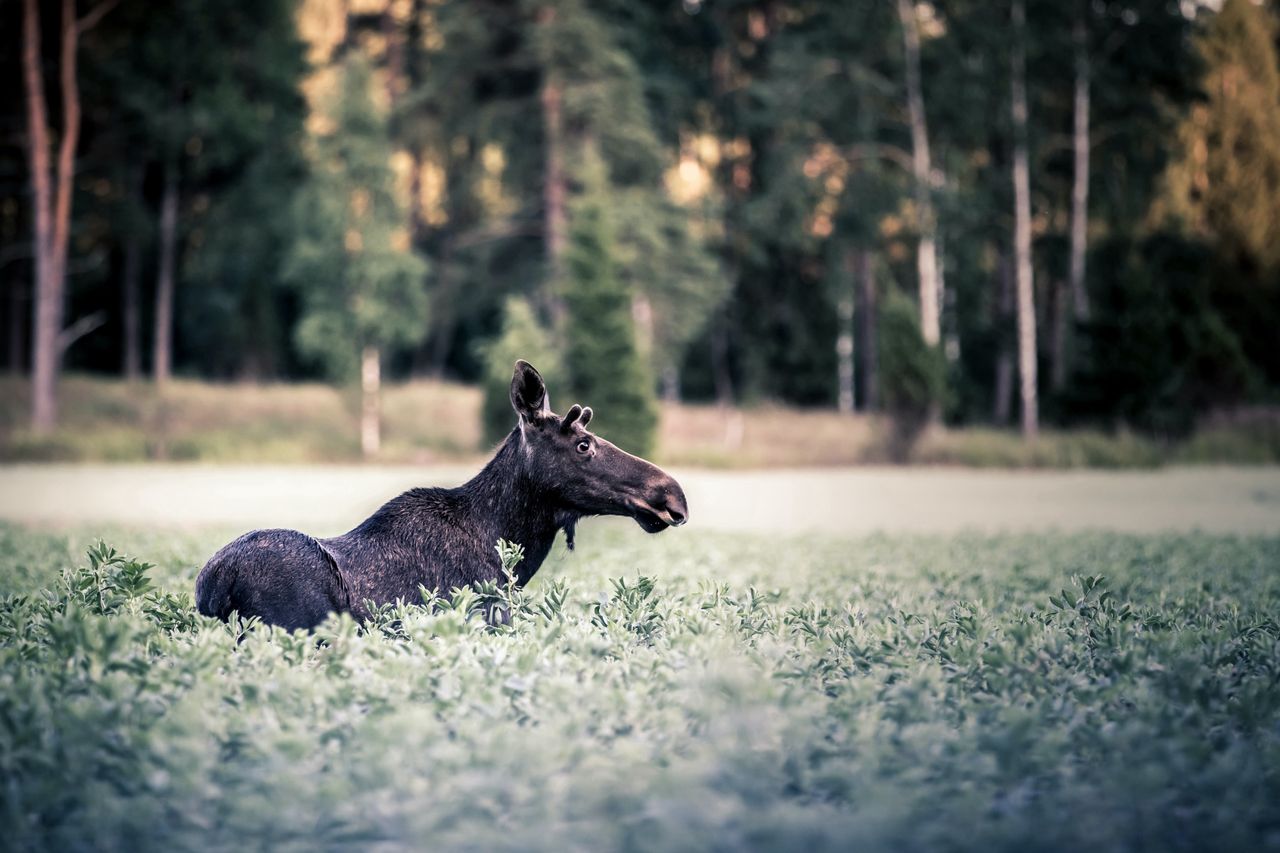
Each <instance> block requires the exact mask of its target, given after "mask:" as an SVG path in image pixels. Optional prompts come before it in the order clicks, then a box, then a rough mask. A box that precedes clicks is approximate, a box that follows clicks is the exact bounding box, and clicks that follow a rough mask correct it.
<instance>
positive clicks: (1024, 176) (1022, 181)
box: [1010, 0, 1040, 440]
mask: <svg viewBox="0 0 1280 853" xmlns="http://www.w3.org/2000/svg"><path fill="white" fill-rule="evenodd" d="M1026 27H1027V18H1026V7H1025V0H1013V62H1012V66H1013V68H1012V72H1013V73H1012V74H1011V85H1010V89H1011V94H1012V100H1013V104H1012V107H1013V109H1012V112H1013V138H1014V145H1013V192H1014V229H1013V246H1014V258H1015V262H1014V265H1015V270H1016V280H1017V297H1018V379H1019V382H1018V388H1019V391H1020V396H1021V398H1022V437H1023V438H1025V439H1028V440H1031V439H1034V438H1035V437H1036V435H1037V433H1038V432H1039V430H1040V416H1039V402H1038V400H1037V388H1036V384H1037V383H1036V308H1035V290H1034V282H1033V280H1032V269H1031V177H1030V167H1029V166H1028V162H1027V161H1028V154H1027V81H1026V75H1027V48H1026Z"/></svg>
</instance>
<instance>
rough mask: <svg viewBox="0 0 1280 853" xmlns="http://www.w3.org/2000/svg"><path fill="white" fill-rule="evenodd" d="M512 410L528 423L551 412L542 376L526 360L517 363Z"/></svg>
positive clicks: (512, 393) (513, 384) (512, 379)
mask: <svg viewBox="0 0 1280 853" xmlns="http://www.w3.org/2000/svg"><path fill="white" fill-rule="evenodd" d="M511 408H513V409H515V410H516V414H517V415H519V416H520V419H521V420H526V421H527V420H533V419H534V418H535V417H537V416H538V415H541V414H545V413H547V412H549V411H551V401H550V400H549V399H548V398H547V385H546V383H545V382H543V381H542V375H541V374H540V373H538V371H537V370H534V368H533V365H532V364H530V363H529V362H527V361H525V360H524V359H521V360H520V361H517V362H516V370H515V374H514V375H512V377H511Z"/></svg>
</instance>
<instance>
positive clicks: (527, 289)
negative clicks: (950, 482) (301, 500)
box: [0, 0, 1280, 449]
mask: <svg viewBox="0 0 1280 853" xmlns="http://www.w3.org/2000/svg"><path fill="white" fill-rule="evenodd" d="M1276 14H1277V7H1276V5H1275V4H1274V3H1262V4H1259V3H1255V2H1252V0H1225V2H1223V3H1221V4H1216V3H1212V4H1211V3H1200V2H1194V0H1181V2H1176V1H1173V2H1171V0H1071V2H1053V1H1052V0H1002V2H1000V3H996V4H989V3H977V2H972V0H860V1H859V2H838V1H837V0H683V2H673V0H625V1H624V0H598V2H594V3H586V2H581V0H472V2H450V0H301V2H295V0H224V1H223V2H219V3H206V2H200V1H199V0H167V2H162V3H147V2H142V0H60V2H59V1H58V0H5V2H2V3H0V76H2V77H3V79H5V80H7V81H9V82H8V85H6V86H4V87H3V88H0V289H3V299H0V329H3V332H2V334H3V337H4V338H5V344H4V347H3V350H4V352H3V353H0V358H3V359H4V360H5V363H6V364H7V366H8V368H9V370H10V371H11V372H13V373H15V374H25V375H29V376H30V377H31V389H32V390H31V400H32V406H31V412H30V420H29V421H28V423H29V424H30V428H31V429H32V430H34V431H35V432H37V433H38V432H40V431H42V430H48V429H51V428H53V427H54V425H55V424H56V423H57V417H58V411H57V397H56V395H55V392H54V389H56V387H57V383H58V381H59V376H60V375H61V374H62V373H63V372H66V371H71V372H76V373H80V374H111V375H119V376H123V377H127V378H130V379H136V380H138V381H140V382H141V381H151V382H154V383H155V384H156V385H157V386H160V387H163V385H164V383H165V382H167V381H168V380H169V379H170V378H171V377H172V376H174V375H179V376H187V377H196V378H202V379H208V380H216V381H226V380H237V381H265V380H272V381H290V380H301V379H324V380H329V381H334V382H339V383H352V384H355V383H357V382H363V384H364V386H365V387H366V388H369V387H373V388H375V389H376V388H377V385H378V383H379V382H380V381H381V380H382V379H386V378H389V379H393V380H398V379H404V378H409V377H418V376H434V377H447V378H451V379H456V380H460V381H464V382H469V383H488V384H489V385H490V386H495V384H496V387H498V388H499V389H500V393H499V394H498V395H491V396H495V399H496V400H497V403H496V406H497V408H496V409H495V414H494V415H493V419H496V421H497V422H499V424H501V422H502V419H503V418H509V414H510V413H509V411H508V410H506V409H504V408H503V407H504V406H505V405H506V403H505V385H504V384H503V383H505V382H506V381H508V380H509V377H510V365H511V360H512V358H514V357H515V356H522V357H525V358H529V359H530V360H533V361H535V362H536V363H538V364H539V366H540V368H542V369H543V372H544V373H546V374H547V375H548V377H549V379H552V382H553V384H556V385H562V384H563V385H568V386H569V387H571V388H572V389H574V392H575V393H576V394H580V395H582V396H583V398H585V399H590V400H591V401H593V403H594V404H596V405H598V407H599V408H601V410H602V411H610V410H611V409H610V407H611V408H612V410H617V411H625V412H627V413H629V415H628V417H627V418H626V420H627V422H628V423H629V424H631V426H630V427H627V429H632V430H634V432H635V435H634V437H630V436H628V437H625V438H626V439H627V440H629V441H630V443H631V444H632V445H634V446H636V447H639V448H642V449H643V448H644V447H645V446H646V444H647V443H648V442H650V441H651V437H650V436H651V434H652V429H653V427H652V422H653V420H654V419H655V418H656V414H655V413H656V408H655V400H656V399H658V398H659V397H661V398H666V399H685V400H692V401H719V402H721V403H726V404H729V403H737V404H747V405H750V404H753V403H757V402H777V403H782V404H788V405H794V406H800V407H812V408H829V409H838V410H839V411H844V412H854V411H857V412H864V411H865V412H875V411H884V412H887V413H889V414H891V415H893V416H894V418H895V420H896V422H899V423H901V424H903V425H904V426H905V432H907V433H908V434H909V433H911V432H913V431H914V430H915V429H917V428H918V427H917V426H916V425H918V424H921V423H925V422H929V421H931V420H932V421H937V420H942V421H944V422H946V423H949V424H995V425H1010V426H1017V427H1019V428H1020V429H1021V431H1022V433H1023V435H1024V436H1028V437H1034V436H1035V434H1036V432H1037V430H1038V429H1039V427H1040V425H1041V424H1042V423H1043V424H1051V425H1054V426H1062V427H1074V426H1088V427H1091V428H1100V429H1114V428H1119V427H1123V428H1126V429H1134V430H1138V431H1141V432H1143V433H1146V434H1152V435H1159V436H1178V435H1185V434H1186V433H1187V432H1188V431H1190V430H1191V429H1193V428H1194V427H1195V426H1196V424H1197V422H1198V420H1199V419H1201V418H1203V417H1205V416H1206V415H1207V414H1208V413H1211V412H1219V411H1227V410H1238V409H1240V408H1242V407H1248V406H1256V405H1265V404H1273V403H1275V402H1276V398H1277V388H1280V348H1277V347H1276V345H1275V343H1276V329H1277V328H1280V58H1278V53H1277V44H1278V42H1277V35H1278V28H1277V24H1276V22H1277V18H1276ZM544 366H545V367H544ZM365 405H366V407H368V406H370V405H373V406H375V407H376V401H374V402H372V403H370V402H368V401H366V404H365ZM615 429H617V430H619V432H620V433H621V432H623V431H624V430H623V428H622V426H621V425H619V426H617V427H615ZM620 437H621V436H620ZM366 439H369V440H373V441H375V442H376V435H373V436H369V435H366ZM620 443H624V442H623V441H620Z"/></svg>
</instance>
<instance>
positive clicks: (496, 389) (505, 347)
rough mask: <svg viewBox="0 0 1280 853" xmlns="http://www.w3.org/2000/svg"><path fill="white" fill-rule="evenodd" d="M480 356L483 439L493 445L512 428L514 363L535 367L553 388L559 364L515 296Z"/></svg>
mask: <svg viewBox="0 0 1280 853" xmlns="http://www.w3.org/2000/svg"><path fill="white" fill-rule="evenodd" d="M479 354H480V360H481V362H482V363H483V364H484V409H483V412H482V419H483V421H484V438H485V441H486V442H489V443H491V444H492V443H496V442H498V441H501V440H502V439H503V437H505V436H506V434H507V433H509V432H511V428H512V427H513V426H515V422H516V418H515V413H514V412H512V411H511V368H512V366H513V365H514V364H515V363H516V360H517V359H524V360H525V361H527V362H529V363H530V364H532V365H533V366H534V367H536V368H537V369H538V372H539V373H541V374H542V378H543V379H545V380H546V381H547V384H548V385H549V386H551V387H553V388H554V387H558V386H559V384H560V383H559V377H560V361H559V358H558V357H557V355H556V351H555V348H554V347H553V346H552V345H551V341H550V339H549V336H548V334H547V331H546V329H544V328H543V327H542V325H541V324H540V323H539V322H538V316H537V313H536V312H535V311H534V309H533V305H532V304H531V303H530V302H529V300H528V299H524V298H522V297H518V296H513V297H511V298H510V299H508V300H507V302H506V305H504V306H503V309H502V331H501V332H500V333H499V334H498V336H497V337H496V338H495V339H493V340H492V341H491V342H489V343H488V344H486V345H484V346H482V347H480V353H479ZM562 408H567V407H562Z"/></svg>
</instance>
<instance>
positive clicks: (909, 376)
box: [880, 291, 945, 462]
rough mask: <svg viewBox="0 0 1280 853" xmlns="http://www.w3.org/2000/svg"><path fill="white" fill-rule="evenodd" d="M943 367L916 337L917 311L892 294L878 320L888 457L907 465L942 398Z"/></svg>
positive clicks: (934, 350)
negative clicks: (913, 449) (887, 430)
mask: <svg viewBox="0 0 1280 853" xmlns="http://www.w3.org/2000/svg"><path fill="white" fill-rule="evenodd" d="M944 370H945V365H944V363H943V360H942V355H941V352H940V350H939V349H938V347H937V346H931V345H930V344H928V343H927V342H926V341H925V340H924V336H923V335H922V334H921V332H920V323H919V319H918V316H917V312H916V310H915V308H914V306H912V304H911V302H910V300H908V299H907V298H906V297H905V296H903V295H902V294H900V293H898V292H896V291H890V293H889V296H888V298H887V299H886V300H885V303H884V307H883V308H882V309H881V315H880V383H881V394H882V395H883V397H884V409H885V412H886V413H887V414H888V415H889V420H890V434H889V457H890V459H892V460H893V461H894V462H906V461H908V460H909V459H910V457H911V450H912V448H913V447H914V446H915V443H916V441H917V440H918V439H919V437H920V434H921V432H923V431H924V428H925V426H926V425H927V424H928V423H929V419H930V417H931V413H932V412H933V411H934V410H935V409H936V408H937V407H938V406H939V404H940V403H941V400H942V394H943V379H944Z"/></svg>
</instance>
